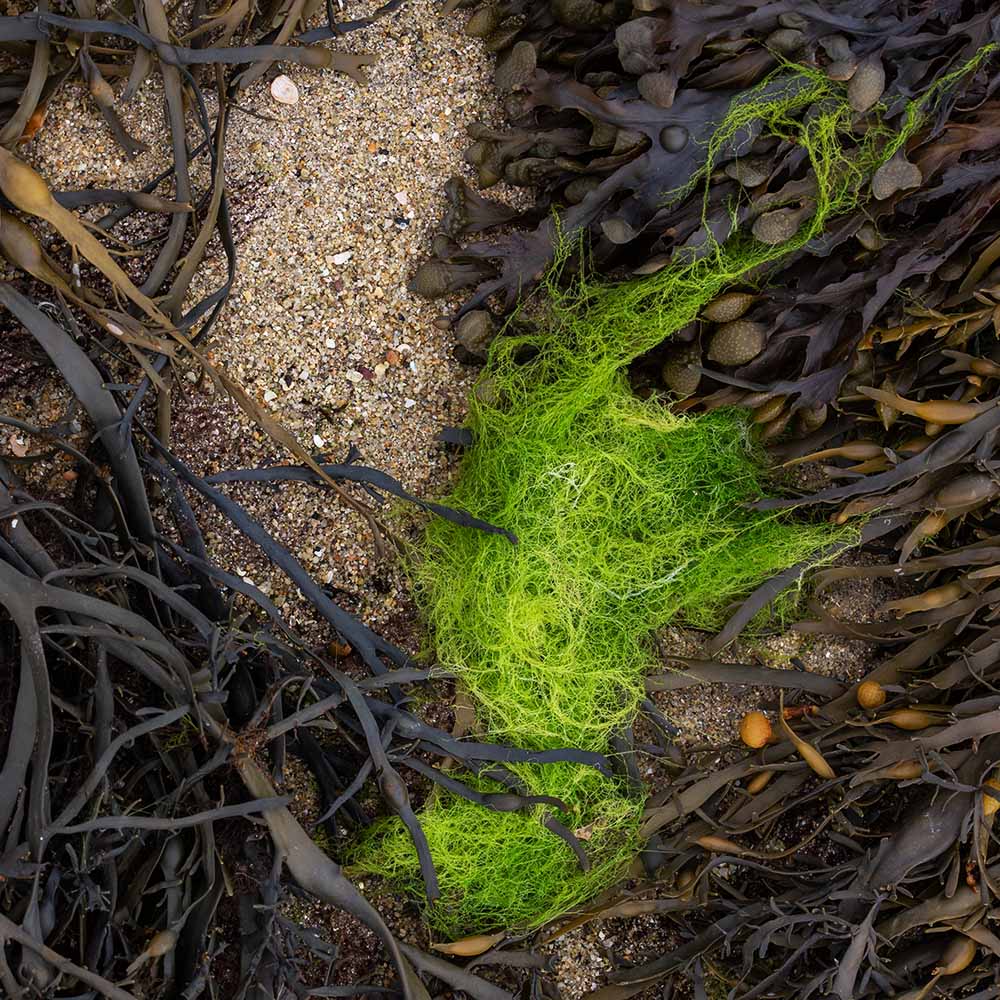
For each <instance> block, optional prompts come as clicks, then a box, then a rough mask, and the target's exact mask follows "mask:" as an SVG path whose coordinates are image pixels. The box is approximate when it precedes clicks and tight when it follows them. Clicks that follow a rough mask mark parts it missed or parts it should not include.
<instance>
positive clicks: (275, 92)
mask: <svg viewBox="0 0 1000 1000" xmlns="http://www.w3.org/2000/svg"><path fill="white" fill-rule="evenodd" d="M271 96H272V97H273V98H274V99H275V100H276V101H277V102H278V103H279V104H298V103H299V88H298V87H296V86H295V84H294V82H293V81H292V80H291V79H290V78H289V77H287V76H285V75H284V73H282V75H281V76H276V77H275V78H274V79H273V80H272V81H271Z"/></svg>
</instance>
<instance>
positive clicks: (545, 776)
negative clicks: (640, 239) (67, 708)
mask: <svg viewBox="0 0 1000 1000" xmlns="http://www.w3.org/2000/svg"><path fill="white" fill-rule="evenodd" d="M984 55H985V53H980V55H979V56H977V57H976V59H974V60H973V61H972V62H971V63H970V64H968V65H967V66H964V67H962V68H961V69H959V70H956V71H955V72H953V73H951V74H949V75H948V76H947V77H943V78H942V79H941V80H939V81H938V82H937V84H935V86H934V87H933V88H931V90H930V91H928V92H927V93H926V94H925V95H923V97H921V98H919V99H918V100H916V101H914V102H912V103H911V104H909V105H908V106H907V107H906V108H905V110H904V114H903V116H902V118H903V125H902V128H901V130H900V131H899V132H891V131H889V130H888V129H886V128H885V127H883V126H882V125H880V124H879V120H878V117H877V115H876V117H875V118H874V119H873V120H870V121H866V125H865V127H863V128H862V129H860V130H855V127H854V122H855V118H856V115H855V113H854V111H853V110H852V109H851V107H850V105H849V103H848V102H847V100H846V97H845V92H844V88H843V87H842V86H841V85H840V84H837V83H835V82H833V81H830V80H829V79H827V78H826V77H825V76H824V75H823V74H821V73H818V72H817V71H815V70H812V69H808V68H805V67H798V66H796V67H787V66H786V67H784V69H783V71H782V73H783V76H781V77H780V78H778V81H777V83H778V86H776V85H775V84H776V80H775V79H770V80H768V81H765V83H763V84H761V85H760V86H759V87H757V88H755V89H754V90H751V91H749V92H748V93H747V94H745V95H743V96H741V97H740V98H737V99H735V100H734V101H733V102H732V105H731V107H730V110H729V112H728V113H727V115H726V118H725V119H724V121H723V122H721V123H720V126H719V128H718V130H717V132H716V133H715V135H714V137H713V139H712V140H711V141H710V143H709V144H708V147H707V149H706V164H705V168H704V170H703V171H702V172H701V174H700V175H699V178H698V180H697V181H696V183H698V182H700V183H703V184H704V185H705V186H706V201H705V205H706V206H707V204H708V202H707V181H708V177H709V174H710V173H711V170H712V169H713V167H714V165H715V163H716V162H717V161H718V159H719V157H720V156H721V155H722V154H723V151H724V150H726V149H727V148H730V145H731V144H732V143H733V142H734V141H735V140H736V139H737V138H738V137H739V136H740V135H741V134H743V133H744V132H745V131H746V130H747V129H748V128H749V127H750V126H753V127H754V128H755V129H758V128H759V130H760V131H761V132H763V133H764V134H771V135H777V136H780V137H782V138H786V139H789V140H791V141H795V142H796V143H798V144H799V145H800V146H801V147H802V148H803V149H804V150H805V152H806V154H807V156H808V158H809V162H810V167H811V172H812V175H813V176H814V178H815V182H816V183H815V190H814V192H813V193H812V196H811V197H812V200H813V202H814V204H815V210H814V212H813V214H812V215H811V217H810V218H809V219H808V220H807V221H805V222H804V223H803V225H802V226H801V228H800V229H799V231H798V232H797V233H796V234H795V236H794V237H792V239H790V240H789V241H788V242H786V243H784V244H781V245H779V246H772V245H766V244H764V243H761V242H759V241H758V240H756V239H754V238H753V236H752V235H750V234H749V233H747V232H744V231H741V230H736V231H735V232H734V233H733V234H732V235H731V236H730V237H729V238H728V239H726V240H725V241H724V242H723V243H718V242H715V241H714V240H713V239H712V238H711V237H710V236H709V237H708V239H707V241H706V243H705V244H704V245H703V246H702V248H701V249H700V251H699V252H697V253H690V254H684V253H678V254H675V259H674V261H673V262H672V263H671V265H669V266H668V267H666V268H664V269H663V270H661V271H660V272H658V273H657V274H655V275H653V276H652V277H649V278H645V279H642V280H640V281H632V282H627V283H624V284H607V283H602V282H595V281H591V280H590V279H589V278H588V277H587V275H586V274H585V273H584V274H583V275H582V276H581V277H579V278H578V279H577V280H575V281H574V282H573V283H572V284H571V285H570V286H569V287H568V288H566V287H562V286H560V284H559V282H558V280H557V278H558V275H557V274H556V275H553V276H552V278H551V280H550V281H549V282H548V285H547V289H548V302H547V305H546V307H545V309H546V314H545V315H546V322H545V324H544V325H543V332H542V333H541V334H537V335H530V336H506V337H502V338H499V339H498V340H497V342H496V343H495V345H494V348H493V350H492V352H491V356H490V359H489V363H488V365H487V367H486V370H485V372H484V375H483V377H482V380H481V381H480V383H479V386H478V387H477V391H476V393H475V394H474V395H473V398H472V400H471V404H470V419H469V425H470V427H471V428H472V431H473V434H474V437H475V445H474V447H472V448H471V449H470V450H469V452H468V454H467V456H466V458H465V460H464V462H463V465H462V468H461V473H460V478H459V480H458V483H457V485H456V487H455V489H454V491H453V493H452V494H451V495H450V496H448V497H446V498H445V500H444V502H446V503H448V504H450V505H452V506H457V507H461V508H464V509H467V510H469V511H470V512H471V513H473V514H474V515H476V516H477V517H481V518H484V519H486V520H489V521H491V522H493V523H495V524H499V525H502V526H503V527H505V528H507V529H509V530H511V531H513V532H514V534H515V535H516V536H517V537H518V539H519V543H518V544H517V545H516V546H512V545H510V543H509V542H507V541H506V540H505V539H502V538H500V537H498V536H495V535H485V534H482V533H480V532H473V531H465V530H463V529H461V528H458V527H457V526H455V525H454V524H451V523H448V522H444V521H435V522H433V523H431V525H430V526H429V527H428V530H427V534H426V539H425V545H424V547H423V550H422V553H421V558H420V561H419V562H418V563H416V564H415V566H414V567H413V576H414V583H415V588H416V594H417V597H418V600H419V602H420V605H421V607H422V609H423V612H424V614H425V616H426V621H427V624H428V628H429V631H430V634H431V637H432V641H433V646H434V652H435V655H436V657H437V659H438V661H439V662H440V664H441V665H442V666H444V667H446V668H448V669H451V670H454V671H456V672H457V673H459V674H460V675H461V677H462V679H463V682H464V684H465V685H466V687H467V688H468V690H469V692H470V693H471V695H472V696H473V698H474V699H475V701H476V703H477V705H478V712H479V717H480V720H481V721H482V723H483V725H484V727H485V730H486V734H487V736H488V738H490V739H494V740H499V741H505V742H510V743H513V744H515V745H517V746H521V747H525V748H532V749H551V748H556V747H565V746H573V747H582V748H586V749H592V750H600V751H605V750H607V749H608V746H609V740H610V739H611V737H612V736H613V735H614V734H615V733H616V732H618V731H620V730H621V729H622V728H623V727H624V726H626V725H627V724H628V723H629V722H630V720H631V719H632V718H634V716H635V714H636V711H637V709H638V706H639V702H640V701H641V699H642V697H643V677H644V675H645V673H646V672H647V671H648V669H649V668H650V666H651V665H652V663H653V655H652V649H651V644H650V641H651V640H650V637H651V635H652V633H653V632H654V631H655V630H656V629H657V628H659V627H662V626H663V625H665V624H666V623H667V622H685V623H688V624H690V625H693V626H696V627H700V628H710V627H713V626H715V625H718V624H719V623H720V621H721V620H722V616H723V612H724V610H725V608H726V605H727V604H729V603H730V602H731V601H732V600H734V599H736V598H738V597H739V596H741V595H743V594H745V593H746V592H748V591H749V590H750V589H752V588H753V587H754V586H755V585H757V584H759V583H760V582H762V581H763V580H765V579H767V578H768V577H770V576H772V575H773V574H775V573H777V572H779V571H781V570H783V569H785V568H787V567H788V566H789V565H792V564H794V563H797V562H801V561H803V560H808V559H810V558H816V557H817V553H820V552H821V551H822V550H823V549H824V548H825V547H826V546H828V545H829V544H830V543H831V542H833V541H837V540H843V539H844V538H846V537H850V536H849V535H847V534H845V531H844V529H839V530H835V529H833V528H831V527H830V526H829V525H826V524H808V523H803V522H801V521H796V520H794V519H792V518H790V517H788V516H787V515H780V516H779V515H775V514H762V513H756V512H751V511H750V510H749V509H748V508H747V506H746V505H747V502H748V501H750V500H753V499H755V498H756V497H759V496H760V495H761V493H762V492H764V491H765V490H766V487H767V482H766V478H765V476H764V472H763V466H762V463H761V460H760V456H759V454H758V453H757V450H756V448H755V445H754V442H753V439H752V434H751V431H750V428H749V426H748V423H747V420H746V418H745V416H743V415H741V414H740V413H737V412H713V413H710V414H707V415H704V416H699V417H695V418H689V417H684V416H677V415H674V414H671V413H670V412H668V411H667V410H666V409H665V408H664V406H663V404H662V401H658V400H656V399H651V400H645V401H644V400H640V399H638V398H636V397H635V395H634V394H633V393H632V392H631V390H630V387H629V384H628V381H627V377H626V367H627V365H628V364H629V363H630V362H631V361H632V360H633V359H635V358H636V357H638V356H639V355H641V354H643V353H644V352H646V351H647V350H649V349H651V348H652V347H654V346H656V345H657V344H659V343H661V342H662V341H663V340H664V339H665V338H667V337H668V336H669V335H670V334H672V333H674V332H675V331H677V330H679V329H681V328H682V327H684V326H686V325H687V324H688V323H690V322H692V321H694V320H695V319H696V318H697V316H698V314H699V312H700V310H701V309H702V308H703V307H704V305H705V304H706V303H707V302H709V301H711V300H712V299H713V298H714V297H715V296H716V295H718V294H719V293H720V292H722V291H723V290H725V289H726V288H727V287H729V286H730V285H732V284H733V283H735V282H737V281H743V282H746V281H748V280H751V279H752V280H754V281H757V282H763V281H765V280H766V274H767V268H768V265H770V264H771V263H773V262H775V261H777V260H779V259H780V258H782V257H785V256H786V255H788V254H789V253H792V252H794V251H796V250H799V249H801V248H802V247H804V246H805V245H806V244H807V243H808V242H809V241H810V240H811V239H814V238H815V237H816V236H818V235H819V234H820V233H821V232H822V231H823V229H824V226H825V225H826V224H827V223H828V222H829V221H830V219H831V218H833V217H835V216H837V215H840V214H843V213H844V212H846V211H849V210H851V209H853V208H854V207H856V206H857V204H858V203H859V202H860V201H861V200H862V198H863V197H865V196H866V191H867V184H868V182H869V180H870V177H871V175H872V173H873V172H874V170H876V169H877V168H878V166H879V165H880V164H881V163H883V162H885V161H886V160H887V159H888V158H889V157H890V156H891V155H892V154H893V153H895V152H896V151H897V150H898V149H899V148H900V147H901V146H902V145H903V143H905V141H906V140H907V138H909V137H910V136H911V135H912V134H913V133H914V132H915V131H916V130H917V128H919V127H920V125H921V123H922V122H923V121H924V120H925V119H926V114H927V113H928V111H929V110H930V109H931V108H932V107H933V104H934V99H935V95H939V94H940V93H941V92H942V90H943V87H944V86H946V85H947V82H948V81H950V80H953V79H955V78H957V77H958V76H959V75H961V74H962V73H964V72H967V71H968V70H969V69H970V68H972V67H973V66H974V65H976V64H978V61H980V60H981V58H982V57H983V56H984ZM765 92H766V94H767V99H766V100H763V99H762V97H761V95H762V94H764V93H765ZM879 110H882V111H884V110H885V109H884V108H881V109H879V108H877V109H876V112H878V111H879ZM686 193H688V192H670V193H669V194H668V195H666V197H668V198H676V197H680V196H682V195H684V194H686ZM738 208H739V206H737V205H733V206H731V212H732V215H733V218H734V219H735V217H736V215H737V212H738ZM563 259H565V255H564V258H563ZM511 770H515V771H516V773H517V775H518V777H519V778H520V779H521V780H522V781H523V783H524V785H525V786H526V787H527V788H528V789H529V790H530V791H531V792H532V793H536V794H549V795H555V796H558V797H559V798H561V799H562V800H563V801H564V802H566V803H567V805H568V808H569V810H570V812H569V813H566V814H563V813H561V812H559V813H557V814H556V815H557V818H558V819H559V820H560V822H562V823H564V824H565V825H567V826H568V827H569V828H570V829H574V830H577V831H578V833H579V835H580V836H581V839H583V838H586V839H583V843H584V845H585V849H586V851H587V854H588V857H589V858H590V861H591V868H590V870H589V871H587V872H583V871H581V870H580V868H579V867H578V865H577V863H576V859H575V857H574V855H573V853H572V851H571V850H570V849H569V847H568V846H567V845H566V844H565V843H564V842H563V841H561V840H559V839H558V838H556V837H555V836H553V835H552V834H551V833H550V832H549V831H548V830H546V829H545V828H544V827H543V826H542V822H541V820H542V819H543V817H544V810H543V809H542V808H536V809H534V810H531V811H527V812H520V813H506V814H500V813H494V812H489V811H487V810H485V809H483V808H481V807H478V806H475V805H472V804H470V803H468V802H465V801H463V800H459V799H457V798H456V797H454V796H452V795H450V794H447V793H443V792H440V791H436V792H435V793H434V795H433V796H432V799H431V801H430V802H429V804H428V806H427V807H426V808H425V809H424V811H423V813H422V815H421V820H422V823H423V827H424V830H425V832H426V835H427V838H428V842H429V845H430V849H431V854H432V856H433V858H434V861H435V864H436V866H437V868H438V873H439V877H440V882H441V888H442V899H441V900H440V901H439V902H438V903H436V904H435V905H434V906H433V907H428V909H427V918H428V920H429V922H430V924H431V925H432V927H434V928H435V930H437V931H438V932H439V933H442V934H447V935H459V934H463V933H467V932H472V931H485V930H489V929H492V928H495V927H512V928H513V927H516V928H530V927H534V926H539V925H540V924H543V923H545V922H546V921H547V920H549V919H551V918H553V917H555V916H557V915H559V914H560V913H563V912H566V911H567V910H569V909H572V908H573V907H575V906H578V905H580V904H582V903H583V902H585V901H586V900H587V899H588V898H590V897H592V896H593V895H594V894H595V893H597V892H599V891H601V890H602V889H604V888H606V887H608V886H610V885H612V884H614V883H615V882H616V881H618V880H619V879H620V878H621V876H622V874H623V873H624V871H625V869H626V867H627V865H628V862H629V860H630V859H631V858H632V857H633V856H634V853H635V850H636V849H637V846H638V843H637V824H638V816H639V813H640V811H641V805H642V804H641V802H640V801H638V800H637V799H636V798H635V796H634V794H633V793H631V792H630V791H629V789H628V788H627V786H626V784H625V783H624V782H623V781H618V780H614V779H611V780H609V779H605V778H603V777H601V776H600V775H599V774H597V772H595V771H593V770H592V769H589V768H586V767H583V766H579V765H569V764H561V765H552V766H545V767H530V768H529V767H518V768H512V769H511ZM352 860H353V863H354V865H355V867H356V868H358V869H360V870H363V871H367V872H372V873H376V874H380V875H384V876H386V877H389V878H391V879H393V880H394V881H395V882H396V883H397V884H399V885H401V886H402V887H404V888H408V889H410V890H412V891H413V892H414V893H419V889H420V877H419V869H418V866H417V860H416V853H415V851H414V850H413V847H412V844H411V843H410V841H409V838H408V836H407V834H406V831H405V829H404V828H403V827H402V825H401V824H400V823H399V822H398V821H396V820H389V821H386V822H384V823H381V824H378V825H377V826H376V827H375V828H374V829H373V830H372V831H371V832H370V834H369V835H368V836H367V837H366V838H365V840H364V841H362V843H361V844H359V845H358V847H357V849H356V851H355V852H354V855H353V858H352Z"/></svg>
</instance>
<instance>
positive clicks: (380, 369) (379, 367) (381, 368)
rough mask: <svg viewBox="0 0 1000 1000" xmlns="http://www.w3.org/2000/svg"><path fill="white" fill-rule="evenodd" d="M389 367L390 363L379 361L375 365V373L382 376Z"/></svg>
mask: <svg viewBox="0 0 1000 1000" xmlns="http://www.w3.org/2000/svg"><path fill="white" fill-rule="evenodd" d="M388 368H389V366H388V365H386V364H382V362H379V363H378V364H377V365H376V366H375V374H376V375H378V377H379V378H381V377H382V376H383V375H384V374H385V373H386V371H388Z"/></svg>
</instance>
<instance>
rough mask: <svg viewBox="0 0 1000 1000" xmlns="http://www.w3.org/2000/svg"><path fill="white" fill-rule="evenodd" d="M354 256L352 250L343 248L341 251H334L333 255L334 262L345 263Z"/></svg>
mask: <svg viewBox="0 0 1000 1000" xmlns="http://www.w3.org/2000/svg"><path fill="white" fill-rule="evenodd" d="M353 256H354V251H353V250H344V251H343V252H341V253H335V254H334V255H333V262H334V264H338V265H339V264H346V263H347V262H348V261H349V260H350V259H351V258H352V257H353Z"/></svg>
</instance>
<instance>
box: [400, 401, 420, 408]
mask: <svg viewBox="0 0 1000 1000" xmlns="http://www.w3.org/2000/svg"><path fill="white" fill-rule="evenodd" d="M416 405H417V401H416V400H415V399H404V400H403V406H405V407H406V408H407V409H408V410H410V409H412V408H413V407H414V406H416Z"/></svg>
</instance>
